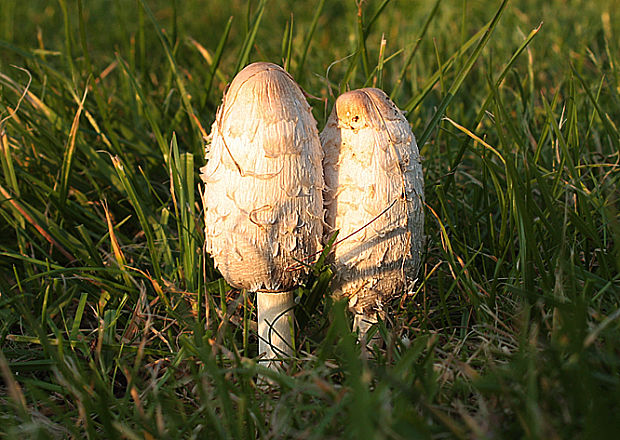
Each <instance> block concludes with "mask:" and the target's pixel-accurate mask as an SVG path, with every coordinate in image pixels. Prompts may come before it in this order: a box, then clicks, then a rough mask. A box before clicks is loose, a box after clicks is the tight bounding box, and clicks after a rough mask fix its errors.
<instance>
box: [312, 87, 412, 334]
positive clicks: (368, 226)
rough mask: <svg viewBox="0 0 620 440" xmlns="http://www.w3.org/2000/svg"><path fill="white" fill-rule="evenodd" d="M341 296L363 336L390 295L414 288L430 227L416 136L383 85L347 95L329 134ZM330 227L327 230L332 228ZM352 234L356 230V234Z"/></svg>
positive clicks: (330, 206)
mask: <svg viewBox="0 0 620 440" xmlns="http://www.w3.org/2000/svg"><path fill="white" fill-rule="evenodd" d="M321 142H322V144H323V150H324V154H325V158H324V161H323V169H324V173H325V185H326V187H327V188H326V192H325V194H324V197H325V206H326V208H327V224H328V225H329V226H330V227H331V229H332V230H336V229H337V230H339V231H340V233H339V238H340V239H342V238H344V237H348V238H345V239H344V240H342V241H341V242H340V243H337V244H336V245H335V247H334V249H333V252H334V266H335V278H334V280H333V282H332V286H333V287H334V291H335V294H336V295H342V296H344V297H346V298H348V299H349V308H350V310H351V311H352V312H353V313H354V315H355V319H354V326H355V327H356V328H359V331H360V336H361V338H362V340H365V339H366V333H367V331H368V330H369V328H370V326H371V325H372V324H373V323H376V322H377V318H378V316H381V317H384V316H385V315H384V313H385V307H386V306H387V302H389V301H390V300H392V299H394V298H397V297H400V296H402V295H403V294H405V293H406V292H407V291H408V290H409V289H411V288H412V284H413V282H414V281H415V277H416V274H417V272H418V269H419V266H420V256H421V252H422V245H423V241H424V240H423V233H424V211H423V201H424V181H423V176H422V165H421V159H420V154H419V152H418V147H417V145H416V141H415V137H414V136H413V133H412V132H411V128H410V127H409V123H408V122H407V120H406V119H405V117H404V116H403V113H402V112H401V111H400V110H399V109H398V108H397V107H396V106H395V105H394V103H393V102H392V101H391V100H390V99H389V98H388V96H387V95H386V94H385V93H384V92H383V91H381V90H379V89H374V88H366V89H360V90H353V91H350V92H347V93H344V94H343V95H341V96H340V97H339V98H338V99H337V100H336V104H335V106H334V109H333V110H332V113H331V115H330V117H329V119H328V121H327V125H326V126H325V129H324V130H323V132H322V133H321ZM329 233H330V231H329V230H328V231H326V235H328V234H329ZM350 234H352V235H351V236H350V237H349V235H350Z"/></svg>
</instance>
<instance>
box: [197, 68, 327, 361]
mask: <svg viewBox="0 0 620 440" xmlns="http://www.w3.org/2000/svg"><path fill="white" fill-rule="evenodd" d="M211 136H212V141H211V145H210V147H209V151H208V152H207V154H206V158H207V165H206V166H205V167H204V168H203V169H202V170H201V171H202V179H203V181H204V183H205V185H204V193H203V203H204V208H205V239H206V250H207V252H209V253H210V254H211V256H212V257H213V259H214V261H215V265H216V267H217V268H218V269H219V270H220V272H221V273H222V275H223V276H224V278H225V279H226V281H227V282H228V283H229V284H230V285H231V286H234V287H236V288H240V289H248V290H249V291H254V292H257V307H258V334H259V338H260V343H259V353H264V356H263V359H266V360H268V361H270V362H269V364H268V365H270V366H273V362H271V361H273V360H274V359H276V358H282V357H287V356H290V355H291V354H292V345H293V344H292V341H293V333H292V330H293V305H294V302H293V292H292V291H293V289H294V288H295V287H296V286H297V285H298V284H299V283H300V282H301V281H303V279H304V278H305V277H306V275H307V271H305V270H297V271H291V270H287V268H289V267H291V266H293V265H295V262H296V260H302V259H303V258H304V257H306V256H308V255H311V254H313V253H315V252H316V251H317V249H318V248H319V246H320V237H321V235H322V232H323V196H322V191H323V186H324V183H323V171H322V163H321V162H322V159H323V153H322V149H321V144H320V141H319V136H318V131H317V128H316V121H315V120H314V118H313V116H312V113H311V111H310V106H309V105H308V102H307V101H306V99H305V97H304V95H303V93H302V90H301V89H300V87H299V85H297V83H296V82H295V81H294V80H293V78H292V77H291V76H290V75H289V74H288V73H287V72H286V71H285V70H284V69H282V68H281V67H280V66H277V65H275V64H270V63H254V64H251V65H249V66H247V67H246V68H245V69H243V70H242V71H241V72H239V74H238V75H237V76H236V77H235V78H234V80H233V81H232V83H231V84H230V87H229V89H228V91H227V92H226V94H225V96H224V98H223V101H222V104H221V105H220V107H219V108H218V111H217V115H216V120H215V122H214V123H213V126H212V128H211Z"/></svg>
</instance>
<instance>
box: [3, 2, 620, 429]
mask: <svg viewBox="0 0 620 440" xmlns="http://www.w3.org/2000/svg"><path fill="white" fill-rule="evenodd" d="M619 6H620V5H619V4H618V1H614V0H607V1H606V0H602V1H577V0H575V1H568V0H552V1H547V2H539V1H533V0H523V1H513V2H509V3H507V4H506V2H504V3H501V2H495V1H494V2H490V1H468V0H461V1H449V0H443V1H438V2H436V3H435V2H424V1H404V0H403V1H398V0H393V1H378V0H376V1H364V2H360V3H356V2H354V1H345V2H340V1H333V0H326V1H321V0H317V1H308V2H296V1H277V0H271V1H267V2H257V1H254V2H241V1H236V0H232V1H225V2H222V1H204V0H203V1H197V0H196V1H189V0H187V1H181V0H177V1H174V0H173V1H150V0H149V1H141V0H139V1H129V0H125V1H122V0H116V1H95V0H92V1H66V0H59V1H57V2H56V1H53V2H50V1H34V0H32V1H28V2H20V1H18V0H1V2H0V120H1V121H2V122H0V147H1V150H0V153H1V154H0V159H1V162H2V163H1V165H2V176H0V345H1V353H0V377H2V382H1V383H0V435H1V436H4V437H6V438H17V437H22V438H66V437H69V438H84V437H88V438H132V439H133V438H205V437H207V438H257V437H260V438H343V437H344V438H349V437H351V438H395V439H400V438H403V439H404V438H417V437H420V438H453V437H456V438H545V439H547V438H611V437H614V436H615V434H617V432H618V431H619V430H620V418H618V416H617V415H618V413H619V411H620V373H619V372H620V312H619V307H618V306H619V300H620V298H619V292H620V275H619V272H620V270H619V269H620V221H619V216H618V210H619V207H620V204H619V200H618V196H619V191H618V184H619V182H618V180H619V178H620V174H619V154H620V138H619V132H618V126H617V124H618V121H620V97H619V93H620V82H619V80H618V75H619V74H620V69H619V66H618V62H619V57H618V54H619V53H620V41H619V37H618V26H619V18H618V12H617V11H618V10H620V8H619ZM231 17H232V18H231ZM382 37H383V38H384V39H385V45H384V49H383V50H382V49H381V47H382V43H381V41H382ZM252 61H271V62H276V63H279V64H282V65H285V66H286V67H287V69H288V70H289V71H290V72H291V73H292V74H293V75H294V77H295V78H296V79H297V80H298V82H299V83H300V84H301V86H302V87H303V88H304V89H305V90H306V92H307V93H308V94H309V95H311V97H310V98H309V100H310V103H311V104H312V106H313V109H314V112H315V117H316V119H317V121H318V126H319V127H318V128H319V130H320V129H322V127H323V125H324V121H325V118H326V114H328V112H329V111H330V110H331V106H332V104H333V102H334V100H335V98H336V97H337V96H338V94H339V93H340V92H342V91H344V90H347V89H353V88H359V87H363V86H368V85H375V86H378V87H382V88H383V89H384V90H386V92H387V93H388V95H391V96H392V98H393V99H394V101H395V102H396V104H397V105H398V106H399V107H400V108H402V109H404V110H406V111H407V117H408V119H409V121H410V122H411V124H412V128H413V130H414V133H416V135H417V137H418V141H419V144H420V150H421V153H422V155H423V156H424V158H425V161H424V164H423V166H424V172H425V181H426V201H427V204H428V205H427V209H426V219H427V220H426V238H427V240H426V250H425V256H424V261H423V267H422V269H421V272H420V275H419V282H418V284H417V289H416V291H415V292H411V293H409V294H407V295H405V296H404V297H403V299H402V301H396V302H395V304H393V305H392V311H393V313H392V317H391V319H390V322H387V323H384V324H382V325H380V326H379V328H378V329H377V330H378V332H379V333H380V335H381V337H382V339H384V340H385V345H384V346H383V347H382V348H378V349H376V350H375V352H374V355H373V356H372V357H371V359H370V360H365V359H362V358H360V348H359V346H358V345H357V344H356V338H355V335H354V334H352V333H351V332H350V323H349V321H348V317H347V316H346V313H345V308H344V305H343V304H337V303H333V301H331V300H330V299H329V295H327V293H328V291H329V289H328V288H326V283H327V281H328V279H329V270H328V268H327V267H320V266H319V267H317V268H316V274H315V276H314V278H313V279H312V280H310V281H309V283H308V285H307V286H304V287H302V288H300V289H299V292H298V295H299V297H300V304H301V306H304V307H305V309H303V310H300V311H299V313H298V316H299V317H300V324H302V325H301V326H300V334H299V337H298V339H297V342H298V344H297V347H296V349H297V350H296V353H297V354H296V357H295V359H293V360H292V361H291V362H290V364H289V370H288V371H287V372H286V374H280V373H275V372H267V371H264V369H263V368H262V367H261V366H259V365H257V362H256V359H255V356H256V355H257V353H256V348H255V342H256V340H255V336H254V334H253V331H252V329H253V328H254V327H255V325H256V324H255V321H254V320H255V316H254V308H253V300H254V299H253V297H252V295H251V294H248V293H246V292H237V291H234V290H230V289H229V288H228V286H226V284H225V282H223V280H221V279H220V278H219V275H218V274H217V272H216V271H214V269H213V265H212V262H211V260H210V259H209V257H208V256H205V255H203V252H202V250H201V244H202V242H203V239H204V237H203V234H202V217H201V203H200V197H199V192H198V191H199V187H198V169H199V168H200V166H202V165H203V164H204V148H205V147H204V139H203V138H204V137H205V134H206V133H208V132H209V131H210V128H209V127H210V124H211V123H212V121H213V119H214V114H215V110H216V108H217V106H218V104H219V102H220V100H221V97H222V94H223V91H224V89H225V87H226V84H227V83H228V82H229V81H230V80H231V79H232V77H233V76H234V75H235V73H236V72H237V71H238V70H239V69H240V68H242V67H243V66H244V65H245V64H247V63H249V62H252ZM26 86H28V93H25V87H26ZM82 102H83V104H81V103H82ZM308 317H309V319H308ZM259 372H262V373H263V374H266V375H268V376H269V377H270V378H271V382H270V385H265V384H264V383H263V384H262V385H261V383H260V381H259V383H258V384H257V380H256V378H257V373H259Z"/></svg>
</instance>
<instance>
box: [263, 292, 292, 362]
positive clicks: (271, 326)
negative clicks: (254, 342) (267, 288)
mask: <svg viewBox="0 0 620 440" xmlns="http://www.w3.org/2000/svg"><path fill="white" fill-rule="evenodd" d="M256 302H257V308H258V338H259V343H258V352H259V354H263V353H264V355H263V357H262V360H264V361H269V363H268V364H267V365H268V367H269V368H276V366H277V363H276V362H273V361H272V360H273V359H279V358H282V357H289V356H292V355H293V329H294V327H293V322H294V319H295V318H294V314H293V307H294V305H295V301H294V299H293V291H290V292H279V293H271V292H258V293H257V294H256Z"/></svg>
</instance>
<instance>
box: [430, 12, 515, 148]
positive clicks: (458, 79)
mask: <svg viewBox="0 0 620 440" xmlns="http://www.w3.org/2000/svg"><path fill="white" fill-rule="evenodd" d="M507 4H508V0H503V1H502V4H501V5H500V7H499V8H498V10H497V12H496V13H495V16H494V17H493V19H492V20H491V23H490V24H489V26H488V27H487V28H486V30H485V32H484V35H483V37H482V39H481V40H480V42H479V43H478V45H477V46H476V48H475V49H474V51H473V52H472V54H471V55H470V57H469V59H468V60H467V61H466V62H465V64H464V65H463V68H462V69H461V71H460V72H459V73H458V74H457V75H456V78H455V80H454V82H453V83H452V85H451V86H450V89H449V90H448V93H447V95H446V96H445V97H444V98H443V99H442V101H441V103H440V104H439V108H438V109H437V111H436V112H435V114H434V115H433V117H432V118H431V121H430V122H429V123H428V125H427V126H426V128H425V129H424V133H422V136H420V138H419V139H418V145H420V146H421V147H423V146H424V144H425V143H426V141H427V140H428V139H429V138H430V136H431V133H432V132H433V131H434V130H435V127H437V124H439V121H440V120H441V118H442V117H443V114H444V112H445V111H446V108H447V107H448V105H450V103H451V102H452V99H454V95H455V94H456V92H457V91H458V90H459V89H460V87H461V85H462V84H463V81H465V78H466V77H467V74H468V73H469V71H470V70H471V68H472V67H473V65H474V63H475V62H476V61H477V60H478V58H479V57H480V54H481V53H482V49H484V47H485V46H486V45H487V43H488V42H489V39H490V38H491V34H492V33H493V30H495V28H496V27H497V24H498V23H499V19H500V17H501V16H502V13H503V12H504V9H505V8H506V5H507Z"/></svg>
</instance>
